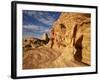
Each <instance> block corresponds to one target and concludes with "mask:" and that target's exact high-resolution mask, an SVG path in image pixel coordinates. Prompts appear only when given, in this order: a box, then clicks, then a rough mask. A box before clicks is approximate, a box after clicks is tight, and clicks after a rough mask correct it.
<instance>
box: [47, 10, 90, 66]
mask: <svg viewBox="0 0 100 80" xmlns="http://www.w3.org/2000/svg"><path fill="white" fill-rule="evenodd" d="M90 34H91V15H90V14H87V13H71V12H67V13H64V12H63V13H61V15H60V17H59V18H58V20H57V21H56V22H54V24H53V26H52V30H51V33H50V41H49V43H48V46H49V47H50V48H53V49H58V50H60V51H62V53H64V54H67V56H66V58H68V56H69V58H68V59H74V60H77V61H79V62H83V63H86V64H89V65H90V63H91V52H90V48H91V45H90V43H91V35H90Z"/></svg>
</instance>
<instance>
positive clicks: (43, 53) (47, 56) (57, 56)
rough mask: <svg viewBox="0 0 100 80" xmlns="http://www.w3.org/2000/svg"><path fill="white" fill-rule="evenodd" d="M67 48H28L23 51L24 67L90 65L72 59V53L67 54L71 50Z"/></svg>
mask: <svg viewBox="0 0 100 80" xmlns="http://www.w3.org/2000/svg"><path fill="white" fill-rule="evenodd" d="M66 50H67V49H66ZM66 50H63V51H60V50H57V49H56V50H54V49H51V48H47V47H41V48H33V49H30V50H27V51H25V52H24V53H23V69H37V68H61V67H80V66H88V65H87V64H84V63H82V62H77V61H75V60H74V59H72V54H71V55H69V54H67V53H68V52H69V51H70V50H68V51H66ZM61 52H62V53H61Z"/></svg>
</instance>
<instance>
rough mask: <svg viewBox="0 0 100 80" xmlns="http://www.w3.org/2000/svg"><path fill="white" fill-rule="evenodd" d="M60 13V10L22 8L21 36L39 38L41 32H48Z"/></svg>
mask: <svg viewBox="0 0 100 80" xmlns="http://www.w3.org/2000/svg"><path fill="white" fill-rule="evenodd" d="M60 14H61V13H60V12H46V11H33V10H23V37H27V36H31V37H36V38H40V37H41V36H42V35H43V33H49V32H50V29H51V28H52V24H53V23H54V21H56V20H57V19H58V17H59V15H60Z"/></svg>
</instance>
